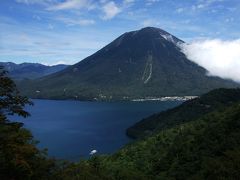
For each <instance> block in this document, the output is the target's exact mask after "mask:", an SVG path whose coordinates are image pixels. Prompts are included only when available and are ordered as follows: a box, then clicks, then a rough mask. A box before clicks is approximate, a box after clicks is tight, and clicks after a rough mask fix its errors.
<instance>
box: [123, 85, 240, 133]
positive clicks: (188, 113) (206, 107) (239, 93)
mask: <svg viewBox="0 0 240 180" xmlns="http://www.w3.org/2000/svg"><path fill="white" fill-rule="evenodd" d="M238 101H240V89H216V90H213V91H210V92H209V93H207V94H204V95H202V96H201V97H200V98H196V99H193V100H190V101H186V102H184V103H183V104H181V105H180V106H177V107H175V108H173V109H169V110H167V111H164V112H161V113H158V114H154V115H152V116H150V117H147V118H145V119H143V120H141V121H139V122H137V123H136V124H135V125H133V126H132V127H129V128H128V129H127V135H128V136H130V137H132V138H142V137H145V136H148V135H151V134H153V133H156V132H159V131H160V130H163V129H166V128H171V127H174V126H176V125H180V124H182V123H186V122H190V121H194V120H196V119H197V118H199V117H201V116H203V115H205V114H207V113H210V112H212V111H215V110H218V109H224V108H225V107H227V106H230V105H232V104H234V103H236V102H238Z"/></svg>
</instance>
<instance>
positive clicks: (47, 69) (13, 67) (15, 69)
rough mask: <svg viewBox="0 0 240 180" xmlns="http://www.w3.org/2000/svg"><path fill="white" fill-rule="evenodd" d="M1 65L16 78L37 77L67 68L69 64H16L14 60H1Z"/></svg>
mask: <svg viewBox="0 0 240 180" xmlns="http://www.w3.org/2000/svg"><path fill="white" fill-rule="evenodd" d="M0 66H4V68H5V69H6V70H7V71H8V72H9V75H10V77H12V78H13V79H16V80H22V79H36V78H39V77H43V76H46V75H49V74H52V73H56V72H58V71H61V70H63V69H65V68H66V67H67V66H68V65H64V64H58V65H54V66H46V65H43V64H39V63H22V64H15V63H12V62H0Z"/></svg>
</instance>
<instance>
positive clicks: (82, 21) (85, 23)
mask: <svg viewBox="0 0 240 180" xmlns="http://www.w3.org/2000/svg"><path fill="white" fill-rule="evenodd" d="M56 20H58V21H61V22H63V23H65V24H66V25H68V26H74V25H80V26H88V25H93V24H95V21H94V20H92V19H72V18H66V17H58V18H56Z"/></svg>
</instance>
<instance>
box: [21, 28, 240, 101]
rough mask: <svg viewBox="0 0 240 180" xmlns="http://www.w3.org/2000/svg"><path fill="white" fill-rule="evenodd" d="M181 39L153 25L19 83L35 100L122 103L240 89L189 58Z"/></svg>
mask: <svg viewBox="0 0 240 180" xmlns="http://www.w3.org/2000/svg"><path fill="white" fill-rule="evenodd" d="M181 43H184V42H183V41H182V40H180V39H178V38H177V37H175V36H173V35H171V34H170V33H168V32H166V31H164V30H162V29H159V28H154V27H147V28H143V29H140V30H137V31H132V32H127V33H124V34H123V35H121V36H120V37H118V38H117V39H115V40H114V41H113V42H111V43H110V44H108V45H107V46H105V47H104V48H102V49H100V50H99V51H97V52H96V53H94V54H93V55H91V56H89V57H87V58H85V59H84V60H82V61H80V62H79V63H77V64H75V65H72V66H69V67H68V68H66V69H64V70H62V71H59V72H57V73H54V74H52V75H49V76H45V77H43V78H40V79H36V80H34V81H25V82H23V83H22V84H21V85H20V88H21V89H22V91H23V93H24V94H26V95H29V96H31V97H35V98H50V99H68V98H76V99H80V100H93V99H96V100H122V99H133V98H145V97H162V96H184V95H188V96H190V95H200V94H202V93H205V92H208V91H210V90H212V89H215V88H220V87H225V88H233V87H238V86H239V84H237V83H235V82H233V81H230V80H224V79H221V78H219V77H210V76H207V75H206V74H207V71H206V70H205V69H204V68H203V67H200V66H198V65H197V64H195V63H193V62H192V61H190V60H188V59H187V58H186V56H185V55H184V54H183V53H182V52H181V49H180V48H179V44H181Z"/></svg>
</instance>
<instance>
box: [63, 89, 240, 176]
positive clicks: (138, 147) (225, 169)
mask: <svg viewBox="0 0 240 180" xmlns="http://www.w3.org/2000/svg"><path fill="white" fill-rule="evenodd" d="M218 91H221V93H220V94H222V93H223V94H225V97H224V98H223V99H225V98H232V97H236V96H235V95H236V94H235V95H234V93H233V92H234V91H236V90H231V91H225V90H218ZM218 91H213V92H211V93H217V92H218ZM211 93H210V94H208V95H206V96H205V97H203V98H206V99H205V100H207V98H208V97H212V95H211ZM209 95H210V96H209ZM219 97H220V96H219ZM213 99H215V98H213ZM211 101H212V100H211ZM218 102H219V101H216V102H213V101H212V102H209V103H210V104H215V103H218ZM239 102H240V101H238V102H235V103H232V104H231V105H230V104H227V103H226V105H225V106H224V108H223V105H221V108H220V109H216V110H213V111H211V112H210V113H203V114H202V115H201V116H199V117H198V118H195V119H194V120H192V121H189V122H185V123H182V124H180V125H177V126H174V127H171V128H165V129H163V130H159V131H157V132H156V133H155V134H153V135H152V136H150V137H146V138H144V139H141V140H137V141H136V142H135V143H132V144H129V145H127V146H125V147H124V148H122V149H121V150H120V151H118V152H117V153H115V154H113V155H111V156H101V157H98V158H99V159H97V161H96V162H94V163H91V162H92V160H87V161H82V162H80V163H79V164H76V165H75V167H74V168H73V169H71V167H69V168H67V173H68V174H67V176H68V178H70V179H71V178H72V179H74V178H75V177H76V176H77V175H80V174H81V175H82V174H84V175H85V176H84V177H85V178H86V179H91V178H92V176H93V174H94V175H97V176H98V178H99V179H106V176H107V178H108V179H130V180H135V179H136V180H137V179H144V180H145V179H179V180H185V179H199V180H200V179H238V178H239V177H240V165H239V161H240V153H239V152H240V131H239V129H240V104H239ZM94 161H95V160H94ZM96 164H97V166H96ZM96 167H97V168H96ZM78 168H80V169H82V170H83V169H84V170H83V171H82V172H81V171H80V169H79V171H78V172H76V171H74V170H76V169H78ZM86 169H87V170H86ZM89 169H91V170H92V169H94V171H93V172H92V173H90V174H89V172H91V171H90V170H89ZM85 170H86V171H85ZM70 172H75V173H76V174H73V173H70ZM62 173H63V174H65V173H66V172H65V171H63V172H62ZM88 175H89V176H88ZM103 175H104V176H103Z"/></svg>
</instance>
